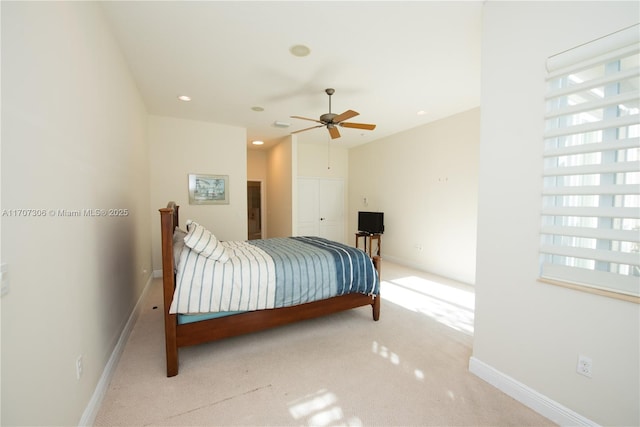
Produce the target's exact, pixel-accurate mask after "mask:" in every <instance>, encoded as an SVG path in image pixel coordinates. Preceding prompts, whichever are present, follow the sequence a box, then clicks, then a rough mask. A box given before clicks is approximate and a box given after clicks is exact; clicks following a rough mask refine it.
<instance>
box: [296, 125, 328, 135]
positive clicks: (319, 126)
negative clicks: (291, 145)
mask: <svg viewBox="0 0 640 427" xmlns="http://www.w3.org/2000/svg"><path fill="white" fill-rule="evenodd" d="M323 126H324V125H318V126H311V127H310V128H304V129H300V130H294V131H293V132H291V133H300V132H304V131H305V130H311V129H315V128H321V127H323Z"/></svg>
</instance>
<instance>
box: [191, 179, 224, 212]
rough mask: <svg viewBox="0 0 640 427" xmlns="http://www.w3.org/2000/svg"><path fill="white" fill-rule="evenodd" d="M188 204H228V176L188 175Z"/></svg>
mask: <svg viewBox="0 0 640 427" xmlns="http://www.w3.org/2000/svg"><path fill="white" fill-rule="evenodd" d="M189 204H190V205H227V204H229V175H199V174H189Z"/></svg>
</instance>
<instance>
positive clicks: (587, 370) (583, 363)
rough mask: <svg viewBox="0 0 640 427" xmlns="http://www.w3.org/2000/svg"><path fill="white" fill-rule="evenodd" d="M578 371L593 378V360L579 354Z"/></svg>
mask: <svg viewBox="0 0 640 427" xmlns="http://www.w3.org/2000/svg"><path fill="white" fill-rule="evenodd" d="M576 371H577V372H578V373H579V374H580V375H584V376H585V377H589V378H591V376H592V375H593V360H591V358H590V357H587V356H583V355H581V354H579V355H578V366H577V367H576Z"/></svg>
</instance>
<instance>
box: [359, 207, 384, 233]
mask: <svg viewBox="0 0 640 427" xmlns="http://www.w3.org/2000/svg"><path fill="white" fill-rule="evenodd" d="M358 232H360V233H368V234H382V233H384V212H358Z"/></svg>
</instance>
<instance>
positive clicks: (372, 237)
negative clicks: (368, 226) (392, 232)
mask: <svg viewBox="0 0 640 427" xmlns="http://www.w3.org/2000/svg"><path fill="white" fill-rule="evenodd" d="M360 237H364V251H365V252H367V238H368V239H369V256H371V246H373V242H372V240H377V241H378V251H377V255H378V256H380V246H381V243H382V239H381V237H382V234H380V233H373V234H371V233H360V232H358V233H356V248H357V247H358V242H359V241H360Z"/></svg>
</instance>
